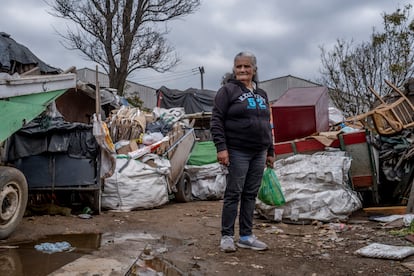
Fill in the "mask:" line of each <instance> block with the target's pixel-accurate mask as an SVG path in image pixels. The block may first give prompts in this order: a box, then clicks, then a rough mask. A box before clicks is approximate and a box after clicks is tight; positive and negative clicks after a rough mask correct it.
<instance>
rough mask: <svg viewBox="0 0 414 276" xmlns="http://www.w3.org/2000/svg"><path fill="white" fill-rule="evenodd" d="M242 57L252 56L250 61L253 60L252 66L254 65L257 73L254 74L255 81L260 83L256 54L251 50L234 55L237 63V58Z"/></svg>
mask: <svg viewBox="0 0 414 276" xmlns="http://www.w3.org/2000/svg"><path fill="white" fill-rule="evenodd" d="M240 57H248V58H250V62H251V64H252V66H253V69H254V71H255V74H254V75H253V81H254V82H255V83H256V84H258V83H259V76H258V73H257V59H256V56H255V55H254V54H253V53H251V52H240V53H238V54H237V55H236V56H235V57H234V61H233V63H234V64H236V60H237V59H238V58H240ZM233 74H234V69H233Z"/></svg>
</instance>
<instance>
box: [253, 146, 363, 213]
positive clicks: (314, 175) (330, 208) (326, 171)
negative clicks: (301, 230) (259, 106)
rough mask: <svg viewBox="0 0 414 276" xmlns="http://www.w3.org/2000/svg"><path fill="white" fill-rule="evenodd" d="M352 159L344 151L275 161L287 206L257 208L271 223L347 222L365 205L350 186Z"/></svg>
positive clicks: (263, 205)
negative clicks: (286, 221) (349, 173)
mask: <svg viewBox="0 0 414 276" xmlns="http://www.w3.org/2000/svg"><path fill="white" fill-rule="evenodd" d="M350 166H351V159H350V158H349V157H347V156H346V153H345V152H343V151H333V152H318V153H315V154H312V155H305V154H298V155H293V156H291V157H288V158H285V159H281V160H278V161H276V162H275V165H274V169H275V171H276V174H277V176H278V178H279V181H280V183H281V187H282V190H283V193H284V196H285V200H286V203H285V205H283V206H279V207H276V206H269V205H266V204H264V203H263V202H261V201H260V200H259V199H257V204H256V209H257V211H258V212H259V214H261V215H262V216H264V217H265V218H267V219H269V220H272V221H281V220H284V219H288V220H291V221H306V220H319V221H332V220H346V219H347V218H348V216H349V215H351V214H352V212H354V211H356V210H358V209H360V208H361V207H362V203H361V200H360V198H359V197H358V194H357V193H356V192H355V191H353V190H352V189H351V187H350V186H349V184H348V172H349V168H350Z"/></svg>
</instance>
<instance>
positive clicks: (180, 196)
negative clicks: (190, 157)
mask: <svg viewBox="0 0 414 276" xmlns="http://www.w3.org/2000/svg"><path fill="white" fill-rule="evenodd" d="M191 192H192V191H191V179H190V176H189V175H188V173H186V172H184V173H183V174H182V175H181V177H180V180H179V181H178V183H177V192H176V193H175V200H176V201H177V202H189V201H191V199H192V193H191Z"/></svg>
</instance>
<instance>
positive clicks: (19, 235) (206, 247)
mask: <svg viewBox="0 0 414 276" xmlns="http://www.w3.org/2000/svg"><path fill="white" fill-rule="evenodd" d="M221 205H222V202H221V201H194V202H189V203H174V202H171V203H169V204H167V205H165V206H162V207H160V208H157V209H152V210H139V211H131V212H114V211H103V212H102V213H101V214H99V215H92V218H89V219H85V218H80V217H79V216H77V215H71V216H63V215H35V216H26V217H24V219H23V221H22V223H21V224H20V225H19V226H18V228H17V230H16V231H15V232H14V233H13V234H12V235H11V236H10V237H9V238H8V239H7V240H3V241H2V242H1V243H0V244H3V245H4V244H8V243H15V242H17V241H22V240H36V239H39V238H41V237H43V236H45V235H51V234H71V233H114V232H118V233H131V232H132V233H134V232H139V233H143V232H144V233H152V234H156V235H160V236H162V237H163V241H162V242H163V243H164V244H165V245H166V246H165V248H166V249H167V250H164V251H162V252H161V253H159V254H160V255H161V256H160V257H161V258H163V259H165V260H168V261H169V262H170V263H171V264H173V265H174V266H176V267H177V268H178V269H179V270H180V271H182V272H184V273H185V274H186V275H312V276H317V275H330V276H332V275H376V276H378V275H387V276H390V275H413V274H412V271H411V270H410V269H409V268H407V266H406V265H405V264H407V263H410V262H414V256H410V257H407V258H405V259H404V260H402V261H397V260H389V259H377V258H367V257H361V256H358V255H356V254H355V251H356V250H357V249H360V248H362V247H364V246H366V245H369V244H371V243H374V242H378V243H384V244H390V245H408V246H411V245H413V244H412V242H410V241H408V240H406V239H405V238H404V237H398V236H395V235H391V234H390V229H389V228H384V227H383V224H380V223H378V222H374V221H370V220H369V219H368V218H369V217H368V216H367V214H365V213H364V212H363V211H358V212H356V213H355V214H353V215H352V216H351V217H350V220H349V221H347V222H346V223H344V224H339V223H334V224H329V223H325V224H322V223H317V222H314V223H312V224H306V225H303V224H291V223H290V224H289V223H274V222H270V221H267V220H264V219H262V218H259V217H256V218H255V221H254V222H255V224H254V233H255V234H256V236H258V237H259V238H260V239H261V240H263V241H265V242H266V243H267V244H268V245H269V247H270V249H269V250H268V251H264V252H256V251H251V250H248V249H238V250H237V252H235V253H223V252H220V250H219V247H218V245H219V239H220V212H221ZM394 229H395V228H394ZM236 232H237V230H236Z"/></svg>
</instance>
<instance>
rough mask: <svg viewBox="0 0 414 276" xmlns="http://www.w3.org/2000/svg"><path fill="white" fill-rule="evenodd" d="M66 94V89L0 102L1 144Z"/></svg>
mask: <svg viewBox="0 0 414 276" xmlns="http://www.w3.org/2000/svg"><path fill="white" fill-rule="evenodd" d="M65 92H66V89H64V90H56V91H51V92H45V93H39V94H31V95H25V96H18V97H12V98H9V99H7V100H0V110H1V115H0V142H2V141H4V140H6V139H7V138H8V137H9V136H11V135H12V134H13V133H14V132H16V131H18V130H19V129H20V128H22V126H23V125H24V124H25V123H28V122H30V121H31V120H33V119H34V118H36V117H37V116H38V115H40V114H41V113H42V112H43V111H44V110H45V109H46V107H47V105H48V104H49V103H51V102H52V101H54V100H55V99H57V98H58V97H59V96H60V95H62V94H63V93H65Z"/></svg>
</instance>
